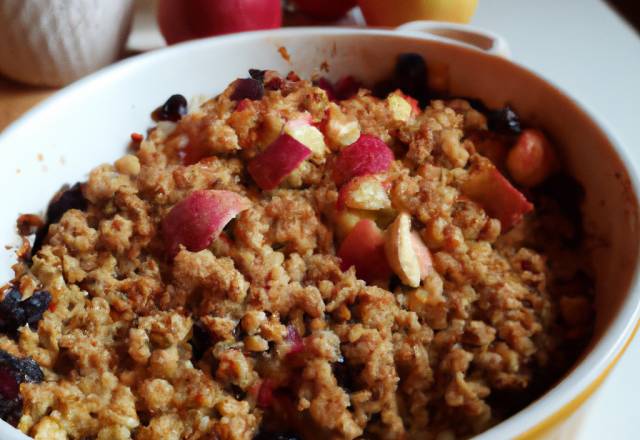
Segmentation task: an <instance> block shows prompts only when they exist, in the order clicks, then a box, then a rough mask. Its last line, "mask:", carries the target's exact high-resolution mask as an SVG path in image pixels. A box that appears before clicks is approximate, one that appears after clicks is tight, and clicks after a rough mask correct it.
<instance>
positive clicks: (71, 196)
mask: <svg viewBox="0 0 640 440" xmlns="http://www.w3.org/2000/svg"><path fill="white" fill-rule="evenodd" d="M63 189H64V191H63V192H62V193H61V194H60V196H59V197H58V198H57V199H55V200H54V201H52V202H51V203H50V204H49V207H48V208H47V223H46V224H45V225H44V226H43V227H42V228H40V229H39V230H38V233H37V234H36V238H35V241H34V242H33V247H32V248H31V256H33V255H35V254H37V253H38V251H39V250H40V249H41V248H42V244H43V241H44V238H45V237H46V236H47V233H48V232H49V226H51V225H52V224H54V223H58V222H59V221H60V219H61V218H62V216H63V215H64V213H65V212H67V211H69V210H71V209H77V210H80V211H86V210H87V207H88V205H89V201H88V200H87V199H85V198H84V195H83V194H82V186H81V185H80V182H78V183H76V184H75V185H73V186H72V187H71V188H68V189H65V188H63Z"/></svg>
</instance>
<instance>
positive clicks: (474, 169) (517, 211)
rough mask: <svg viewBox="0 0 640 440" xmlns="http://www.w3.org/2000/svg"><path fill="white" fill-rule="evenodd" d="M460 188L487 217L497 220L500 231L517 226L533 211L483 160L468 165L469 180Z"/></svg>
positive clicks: (509, 184)
mask: <svg viewBox="0 0 640 440" xmlns="http://www.w3.org/2000/svg"><path fill="white" fill-rule="evenodd" d="M460 188H461V189H462V192H463V193H464V194H466V195H467V196H469V198H470V199H472V200H473V201H474V202H477V203H480V204H481V205H482V207H483V208H484V210H485V211H486V213H487V215H488V216H489V217H492V218H497V219H498V220H500V225H501V231H502V232H505V231H508V230H509V229H511V228H513V227H515V226H517V225H518V224H519V223H520V221H522V216H523V215H524V214H525V213H527V212H529V211H531V210H532V209H533V204H532V203H531V202H529V201H528V200H527V199H526V197H525V196H524V195H523V194H522V193H521V192H520V191H518V190H517V189H516V188H514V187H513V185H511V183H509V181H508V180H507V179H506V178H505V177H504V176H503V175H502V174H500V171H498V169H497V168H496V167H495V166H494V165H493V164H492V163H491V162H490V161H489V160H488V159H486V158H483V157H481V158H479V159H477V160H475V161H474V163H473V164H472V165H471V167H470V168H469V177H468V179H467V180H465V181H464V182H462V183H461V185H460Z"/></svg>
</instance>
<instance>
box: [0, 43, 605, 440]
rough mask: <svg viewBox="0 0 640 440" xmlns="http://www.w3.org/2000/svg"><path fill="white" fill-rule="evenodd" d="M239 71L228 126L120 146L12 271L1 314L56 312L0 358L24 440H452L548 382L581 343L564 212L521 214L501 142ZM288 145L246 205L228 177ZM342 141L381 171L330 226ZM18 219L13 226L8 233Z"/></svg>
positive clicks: (586, 276) (216, 103) (405, 104)
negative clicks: (289, 156)
mask: <svg viewBox="0 0 640 440" xmlns="http://www.w3.org/2000/svg"><path fill="white" fill-rule="evenodd" d="M282 49H284V48H282ZM285 55H286V51H284V50H283V56H285ZM254 74H255V75H256V76H258V77H260V80H262V81H263V83H264V88H265V93H264V96H263V97H262V99H259V100H254V101H248V100H245V101H243V102H244V104H242V106H240V105H239V103H238V102H237V101H236V100H233V99H231V96H232V94H233V93H234V90H235V85H231V86H230V87H229V88H228V89H227V90H226V91H225V92H223V93H222V94H221V95H219V96H218V97H217V98H215V99H213V100H211V101H208V102H206V103H204V104H203V105H202V106H201V107H199V108H195V109H192V110H191V111H190V112H189V113H186V114H184V115H182V114H180V112H179V111H178V113H176V114H180V117H179V118H173V119H169V120H164V121H161V122H159V124H158V126H157V127H156V128H155V129H153V130H151V131H150V132H149V135H148V137H147V139H141V136H140V138H138V137H136V138H135V139H134V137H133V135H132V140H134V141H137V139H139V142H140V148H139V149H138V150H137V151H136V153H135V155H130V156H125V157H124V158H122V159H120V160H119V161H117V162H116V163H115V165H114V166H112V165H101V166H99V167H97V168H95V169H94V170H93V171H91V173H90V175H89V180H88V182H87V183H86V184H84V185H82V187H81V186H80V185H78V186H76V187H74V188H73V189H72V190H73V191H74V192H73V193H69V192H67V193H65V194H66V195H65V196H64V198H63V197H61V199H62V200H64V201H65V206H61V205H60V209H59V210H58V211H59V217H57V218H56V219H55V221H53V222H52V224H51V225H50V226H49V227H48V229H47V230H46V231H45V233H46V237H44V238H43V240H42V247H41V248H40V249H39V251H38V252H37V254H35V255H33V258H32V265H30V264H29V262H28V261H26V257H25V259H23V260H22V261H20V262H19V263H18V264H17V265H16V266H15V267H14V269H15V272H16V278H15V280H14V281H12V287H11V289H12V290H11V291H12V292H14V293H13V297H15V298H14V300H16V301H18V299H20V300H21V301H25V300H27V299H28V298H29V297H32V295H34V294H35V293H36V292H41V291H44V290H46V291H47V292H49V293H50V295H51V297H52V299H51V303H50V305H49V308H48V311H46V312H44V314H43V315H42V319H41V320H40V321H39V323H38V329H37V332H33V331H31V330H30V329H29V328H28V327H22V328H20V329H19V330H17V337H16V338H12V337H9V336H5V335H0V350H4V351H6V352H7V353H10V354H11V355H12V356H16V357H19V358H21V359H24V358H25V357H27V356H31V357H32V358H33V359H34V360H35V361H36V362H37V363H38V365H39V366H40V367H41V368H42V371H43V372H44V381H43V382H41V383H31V382H25V383H22V384H21V385H20V392H21V394H22V396H23V400H24V407H23V410H24V411H23V415H22V417H21V418H20V420H19V424H18V428H19V429H20V430H21V431H23V432H25V433H27V434H28V435H31V436H33V437H35V438H70V439H82V438H97V439H107V438H108V439H119V440H125V439H130V438H135V439H138V440H144V439H159V438H163V439H164V438H166V439H182V438H189V439H197V438H200V439H220V440H226V439H245V440H250V439H252V438H254V436H256V435H258V434H259V432H260V430H261V427H262V429H263V431H262V432H260V434H259V436H258V437H257V438H259V439H266V438H289V439H294V438H295V439H300V438H305V439H307V440H311V439H320V438H344V439H354V438H356V437H359V436H362V435H364V436H365V438H380V439H382V438H407V439H442V438H459V437H466V436H470V435H473V434H475V433H478V432H481V431H483V430H485V429H487V428H489V427H491V426H493V425H494V424H496V423H498V422H499V421H501V420H502V419H504V418H505V417H508V416H509V415H510V414H511V413H513V412H514V411H517V410H518V409H520V408H522V407H524V406H525V405H527V404H528V403H530V402H531V401H532V400H533V399H535V398H536V397H537V396H539V395H540V393H542V392H543V391H544V390H545V389H547V388H548V387H549V386H550V385H551V384H552V383H553V382H554V381H555V380H556V379H557V378H559V377H560V376H561V375H562V374H563V373H564V372H566V371H567V369H568V368H569V366H570V365H571V364H572V362H573V361H574V360H575V359H576V357H577V355H578V354H579V349H580V348H581V347H583V346H584V344H585V343H586V341H587V340H588V337H589V335H590V332H591V326H592V323H593V310H592V294H593V282H592V277H591V276H590V274H591V271H590V266H589V264H588V262H587V261H586V260H585V258H586V253H585V252H584V251H583V250H582V249H581V247H580V244H581V240H580V238H581V231H580V225H579V221H577V220H576V219H577V218H579V212H577V208H576V206H574V207H573V208H571V207H569V208H567V204H566V203H564V202H563V201H562V200H561V199H559V198H554V197H556V196H554V195H553V194H552V193H550V192H548V191H546V190H545V187H544V185H542V186H541V187H540V188H532V189H531V191H530V192H527V195H528V196H529V197H531V199H530V200H527V199H526V198H525V195H524V194H523V193H522V191H521V189H520V188H518V187H516V186H513V185H512V183H511V182H509V181H508V177H509V176H508V175H507V174H504V173H505V171H504V162H503V161H504V160H505V158H506V154H507V153H508V150H509V149H510V148H511V147H512V145H513V143H509V142H507V141H506V139H510V138H508V137H505V136H506V135H497V134H495V133H493V132H488V131H487V121H486V118H485V117H484V116H483V114H482V113H480V112H478V111H475V110H473V109H472V108H471V106H470V105H469V104H468V103H467V102H466V101H462V100H454V101H451V102H445V101H440V100H434V101H432V102H431V103H430V105H429V106H428V107H426V108H424V109H422V110H421V109H420V108H418V107H417V106H416V104H415V101H414V100H412V99H409V98H407V97H406V96H404V95H403V94H402V93H400V92H394V93H393V94H392V95H390V96H389V97H388V98H386V99H377V98H374V97H373V96H371V94H370V93H369V92H367V91H366V90H364V89H362V90H360V91H359V92H358V93H357V94H356V95H355V96H353V97H352V98H351V99H348V100H343V101H340V102H338V103H336V102H331V101H330V100H329V98H328V96H327V94H326V92H325V91H323V90H322V89H320V88H317V87H313V86H312V84H311V83H310V82H309V81H305V80H300V78H298V77H297V75H295V74H293V73H291V74H289V75H288V76H287V77H286V78H285V77H283V76H282V75H280V74H278V73H276V72H272V71H264V72H263V71H259V72H258V71H255V72H254ZM174 110H175V109H174ZM178 110H180V108H178ZM285 131H286V132H287V135H288V136H291V137H293V138H294V139H296V141H298V142H300V143H302V144H303V145H305V146H307V147H308V148H309V150H311V151H312V154H311V155H309V156H308V158H307V159H306V160H303V161H302V162H301V163H300V164H299V165H298V166H297V167H296V168H295V169H294V170H293V171H291V172H290V173H288V174H287V175H286V176H285V178H284V180H283V181H282V182H281V183H280V184H279V185H278V186H276V187H275V188H274V189H272V190H269V191H263V190H261V189H260V188H259V187H258V186H257V185H256V183H255V181H254V179H253V178H252V176H251V174H250V173H249V172H248V170H247V165H248V164H249V163H250V162H251V161H252V160H253V159H255V158H256V157H259V156H258V155H259V154H260V153H261V152H263V151H264V150H265V149H266V148H267V147H268V146H269V145H270V144H271V143H272V142H273V141H274V140H275V139H277V138H278V137H279V136H280V135H282V133H283V132H285ZM361 133H363V134H367V135H371V136H375V137H376V138H378V139H381V140H382V141H383V142H384V143H386V146H388V149H389V151H390V153H389V154H390V155H391V156H389V159H390V164H389V163H388V162H389V161H387V162H385V163H384V164H383V165H384V166H370V167H369V168H367V170H368V171H366V172H364V174H363V175H362V176H361V175H360V174H358V173H343V174H344V175H345V176H347V177H345V179H346V180H347V181H346V182H341V183H343V184H344V185H342V188H343V189H340V191H341V195H340V198H341V199H340V200H341V201H342V204H343V206H342V209H341V210H339V209H338V206H337V204H338V201H339V188H338V187H337V186H336V183H335V182H334V176H333V171H334V167H335V166H336V163H338V158H339V157H340V154H341V152H342V151H344V150H345V148H347V146H349V145H352V144H353V143H354V142H355V141H356V140H357V139H358V137H359V136H360V134H361ZM509 136H511V135H509ZM385 148H387V147H385ZM385 151H386V150H385ZM479 153H482V154H483V155H485V156H486V158H484V157H483V156H481V155H480V154H479ZM354 157H356V158H357V157H358V155H354ZM270 160H273V163H271V164H267V165H270V166H273V167H278V166H279V165H280V164H281V163H280V162H278V160H279V159H278V158H277V157H276V158H275V159H270ZM354 160H355V159H354ZM372 160H373V159H372ZM376 160H377V159H376ZM493 161H495V162H493ZM356 162H358V161H357V160H356ZM357 166H358V164H357V163H354V164H352V165H350V167H349V168H351V167H357ZM478 170H480V171H482V173H480V171H478ZM343 171H344V170H343ZM478 173H479V174H478ZM338 174H340V173H338ZM354 176H355V177H354ZM474 176H475V177H474ZM498 176H499V177H498ZM505 176H506V177H505ZM355 179H359V180H355ZM492 179H495V180H492ZM552 179H556V180H554V181H557V182H565V183H562V184H561V185H560V186H561V187H563V188H569V190H571V187H572V185H573V184H575V182H574V181H572V180H571V179H570V178H568V177H566V176H565V177H564V178H558V177H552ZM563 179H565V180H563ZM567 179H568V180H567ZM485 180H486V181H487V182H489V184H490V185H493V186H492V188H493V190H495V191H497V192H498V193H499V192H500V191H503V193H500V194H497V198H498V200H504V201H507V203H505V204H503V205H504V206H499V207H497V206H494V205H491V203H492V200H493V199H492V198H491V197H490V195H487V194H486V193H485V192H484V191H485V190H484V189H483V188H484V184H482V185H483V186H482V187H479V185H480V184H479V183H478V182H480V181H482V182H484V181H485ZM578 186H579V185H578ZM201 190H204V191H208V192H207V194H217V195H224V194H228V193H226V191H228V192H232V193H235V194H236V195H237V196H238V197H237V198H238V199H239V200H242V201H243V202H242V206H241V208H242V209H240V208H238V207H235V208H234V207H231V208H230V209H228V210H226V211H224V212H222V211H220V210H218V209H217V208H216V206H217V205H216V204H215V203H209V202H207V203H203V202H199V201H197V200H196V198H197V197H195V196H193V194H196V195H197V194H202V193H196V192H197V191H201ZM574 190H575V188H574V189H573V190H571V191H574ZM70 191H71V190H70ZM71 196H73V200H71V201H73V203H77V205H75V204H74V205H73V206H71V205H69V206H67V199H68V198H69V197H71ZM558 197H559V196H558ZM185 200H189V209H188V214H189V215H188V216H186V215H177V214H175V213H174V214H173V216H177V217H178V220H180V219H182V218H187V217H188V218H189V219H190V220H189V222H190V224H184V225H183V224H182V223H184V222H181V221H175V222H173V223H172V224H171V228H169V227H167V228H168V229H167V230H163V226H162V224H163V219H166V218H167V216H168V214H169V213H170V212H172V209H174V208H175V207H176V205H178V204H179V203H181V202H183V201H185ZM513 200H515V201H516V202H517V203H511V202H509V201H513ZM530 202H533V203H534V205H535V206H536V209H534V210H533V211H529V209H530ZM60 203H62V202H60ZM230 203H231V204H233V201H231V202H230ZM514 205H516V206H514ZM181 206H183V205H181ZM571 206H573V205H571ZM183 209H184V208H183ZM179 210H180V208H178V213H179ZM567 210H568V211H567ZM58 211H56V212H58ZM204 212H206V214H207V215H206V216H203V215H201V214H203V213H204ZM229 212H232V214H229ZM183 214H184V212H183ZM223 214H224V215H226V216H227V217H233V215H236V217H235V218H234V219H232V220H230V221H229V218H227V217H224V218H223V219H222V220H221V216H223ZM204 217H206V218H207V219H209V220H206V221H210V222H211V223H208V224H203V225H198V227H195V226H194V225H195V222H197V221H200V220H202V219H203V218H204ZM169 218H171V216H170V217H169ZM211 219H213V220H211ZM36 220H37V218H34V217H33V216H22V217H21V218H20V220H19V224H21V225H22V226H21V227H20V230H21V232H22V233H24V234H25V235H26V234H28V233H30V232H33V229H34V228H40V227H41V226H42V224H41V222H40V223H38V221H36ZM501 220H502V223H504V222H507V221H508V227H512V229H511V230H510V231H509V232H501V230H506V229H507V228H505V225H504V224H502V223H501ZM202 221H205V220H202ZM363 222H364V223H363ZM357 225H360V226H358V227H356V226H357ZM181 227H184V228H187V229H184V230H182V229H180V228H181ZM188 228H191V229H188ZM193 231H203V232H202V234H205V235H207V234H209V235H208V236H207V237H196V239H197V240H196V241H197V242H198V243H204V244H203V245H202V246H195V247H194V246H192V245H190V244H189V243H187V242H184V241H181V240H183V237H185V236H187V237H189V236H190V233H191V232H193ZM357 234H362V235H361V236H358V235H357ZM169 236H171V237H172V238H171V239H172V240H173V241H175V243H174V244H173V245H172V246H171V249H170V250H169V251H168V249H167V240H168V238H169ZM216 237H217V238H216ZM367 237H369V238H367ZM214 238H215V239H214ZM370 238H371V239H375V241H376V246H377V247H376V249H378V250H379V251H380V252H379V256H380V258H382V259H383V260H384V259H385V258H387V259H390V260H392V261H383V262H384V263H385V264H380V265H378V266H376V267H375V268H369V270H368V271H365V272H366V273H367V274H368V275H370V277H368V279H369V280H370V283H371V284H366V283H365V282H363V281H362V280H359V279H358V278H357V277H356V275H357V272H356V270H355V268H354V267H342V269H344V270H341V264H344V261H342V262H341V261H340V259H339V258H338V257H336V255H337V254H338V251H340V252H341V255H348V256H349V258H352V259H354V265H355V266H358V262H361V261H376V260H375V258H372V256H371V255H367V252H368V251H367V246H364V245H362V246H360V245H359V243H365V242H364V241H362V240H368V239H370ZM212 240H213V241H212ZM367 243H368V242H367ZM345 246H346V248H345ZM385 248H386V251H385ZM19 252H21V254H25V252H26V256H28V254H29V252H28V249H26V250H25V249H23V250H21V251H19ZM376 255H378V254H376ZM376 255H374V257H375V256H376ZM385 255H387V257H385ZM367 258H369V259H368V260H367ZM386 263H389V264H386ZM18 296H19V297H20V298H18ZM24 304H27V303H24ZM29 304H30V303H29ZM267 431H273V432H272V433H270V434H267V433H266V432H267Z"/></svg>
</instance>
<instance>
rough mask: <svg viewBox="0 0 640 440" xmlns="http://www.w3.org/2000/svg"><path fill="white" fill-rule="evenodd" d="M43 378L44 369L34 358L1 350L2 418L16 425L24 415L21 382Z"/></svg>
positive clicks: (0, 395)
mask: <svg viewBox="0 0 640 440" xmlns="http://www.w3.org/2000/svg"><path fill="white" fill-rule="evenodd" d="M43 380H44V374H43V372H42V369H41V368H40V366H39V365H38V364H37V363H36V362H35V361H34V360H33V359H31V358H26V359H20V358H17V357H15V356H13V355H11V354H9V353H7V352H6V351H4V350H0V418H1V419H2V420H4V421H6V422H7V423H9V424H11V425H13V426H16V425H17V424H18V422H19V421H20V417H22V395H21V394H20V384H21V383H25V382H30V383H40V382H42V381H43Z"/></svg>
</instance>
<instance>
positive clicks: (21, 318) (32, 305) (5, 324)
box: [0, 288, 51, 337]
mask: <svg viewBox="0 0 640 440" xmlns="http://www.w3.org/2000/svg"><path fill="white" fill-rule="evenodd" d="M50 302H51V294H50V293H49V292H48V291H46V290H39V291H37V292H35V293H34V294H33V295H32V296H30V297H29V298H27V299H25V300H24V301H21V295H20V291H19V290H18V289H15V288H10V289H9V291H8V292H7V293H5V296H4V300H3V301H2V302H0V331H1V332H2V333H6V334H7V335H10V336H13V337H17V335H18V329H19V328H20V327H23V326H25V325H27V324H28V325H29V327H30V328H31V329H32V330H35V329H37V326H38V322H39V321H40V320H41V319H42V315H43V313H44V312H46V311H47V309H48V308H49V303H50Z"/></svg>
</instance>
